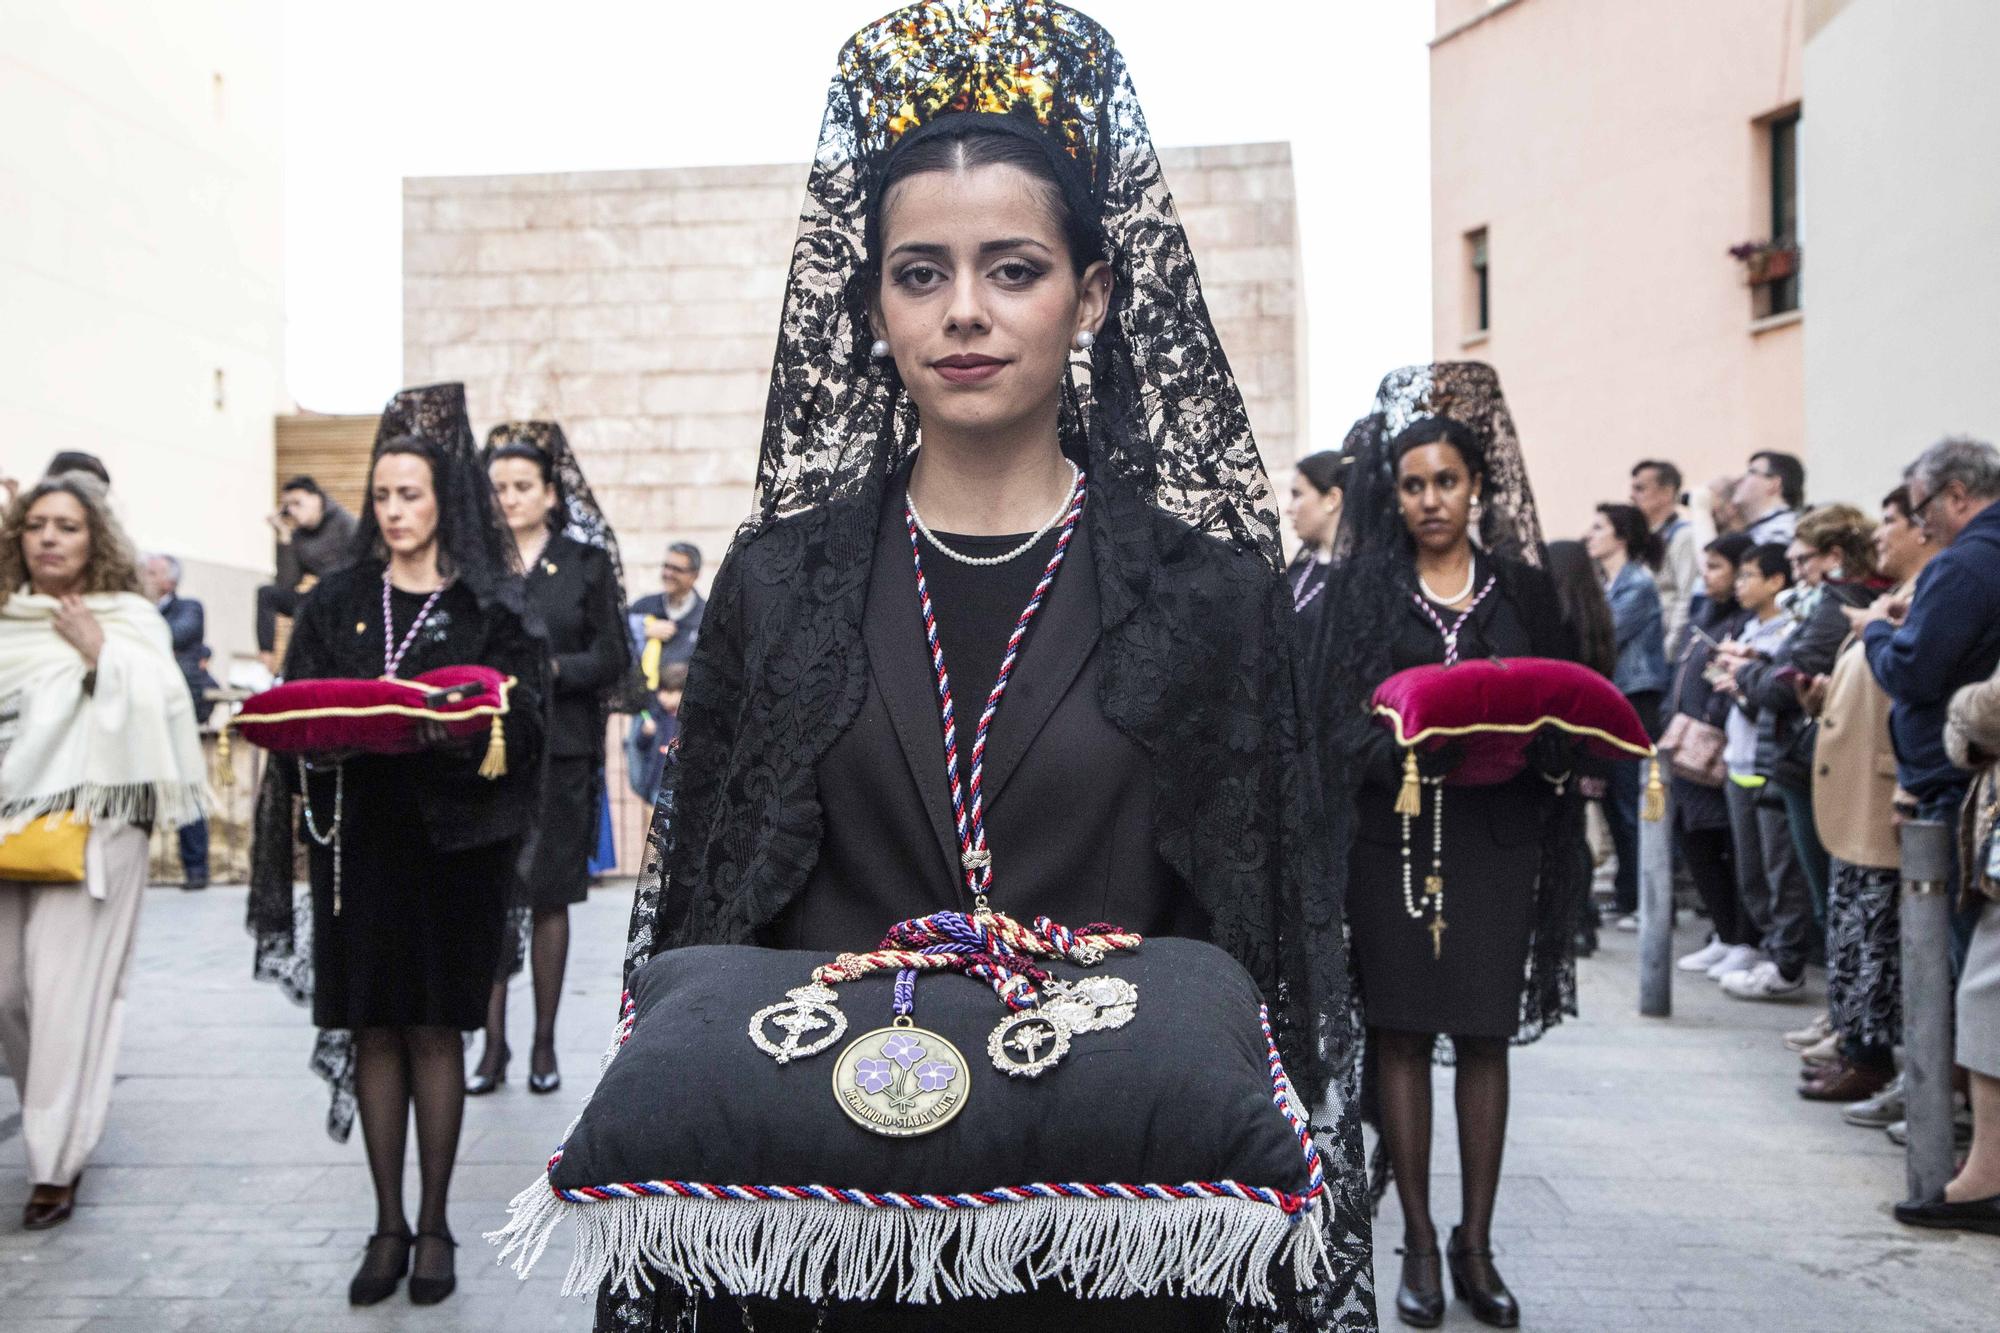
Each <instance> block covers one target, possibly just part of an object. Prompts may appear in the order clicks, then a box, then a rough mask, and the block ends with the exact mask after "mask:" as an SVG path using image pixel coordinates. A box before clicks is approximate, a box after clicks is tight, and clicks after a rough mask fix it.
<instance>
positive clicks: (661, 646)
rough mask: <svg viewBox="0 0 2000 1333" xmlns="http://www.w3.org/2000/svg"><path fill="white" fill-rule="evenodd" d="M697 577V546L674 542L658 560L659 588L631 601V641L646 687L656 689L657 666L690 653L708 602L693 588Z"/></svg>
mask: <svg viewBox="0 0 2000 1333" xmlns="http://www.w3.org/2000/svg"><path fill="white" fill-rule="evenodd" d="M700 577H701V548H700V547H699V546H696V545H695V544H694V543H693V542H675V543H674V544H673V545H671V546H669V547H668V548H667V554H666V556H665V558H663V559H662V560H661V561H660V589H661V590H660V591H659V592H656V593H652V594H650V595H649V596H645V597H641V598H640V599H639V600H638V601H636V602H634V603H632V607H631V611H630V613H629V614H630V617H631V623H632V640H633V646H634V649H635V651H637V652H638V654H639V667H640V670H641V671H643V672H644V673H645V677H646V688H647V689H648V690H649V691H650V690H657V689H658V688H659V680H660V668H662V667H664V666H666V665H667V664H668V663H671V662H686V661H688V660H689V659H690V658H692V657H693V656H694V645H695V641H696V640H697V639H698V638H699V637H700V635H701V617H702V613H703V612H704V611H706V610H707V608H708V603H707V601H706V600H704V599H703V597H702V595H701V594H700V593H698V592H696V591H695V590H694V581H695V580H696V579H697V578H700Z"/></svg>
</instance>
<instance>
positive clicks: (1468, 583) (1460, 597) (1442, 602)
mask: <svg viewBox="0 0 2000 1333" xmlns="http://www.w3.org/2000/svg"><path fill="white" fill-rule="evenodd" d="M1477 573H1478V570H1477V568H1476V566H1475V562H1473V561H1470V560H1468V561H1466V564H1465V586H1464V587H1463V588H1460V589H1459V590H1458V594H1457V595H1456V596H1454V597H1446V596H1445V595H1444V594H1443V593H1441V592H1438V591H1437V590H1436V589H1435V588H1433V587H1431V585H1430V584H1429V583H1427V582H1425V581H1424V576H1423V574H1422V573H1419V574H1418V575H1417V586H1418V587H1419V588H1422V589H1423V590H1424V596H1426V597H1428V598H1430V599H1431V600H1432V601H1433V602H1436V603H1437V604H1438V605H1439V606H1457V605H1458V604H1459V603H1460V602H1462V601H1464V600H1465V599H1466V598H1468V597H1470V596H1472V580H1473V578H1474V577H1475V576H1476V575H1477Z"/></svg>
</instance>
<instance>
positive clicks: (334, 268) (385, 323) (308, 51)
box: [285, 0, 1433, 452]
mask: <svg viewBox="0 0 2000 1333" xmlns="http://www.w3.org/2000/svg"><path fill="white" fill-rule="evenodd" d="M285 6H286V25H287V31H286V47H287V49H286V59H287V70H286V81H285V89H286V92H285V110H286V126H285V130H286V135H287V140H286V171H287V178H286V187H285V188H286V216H285V228H286V231H285V239H286V245H287V247H288V249H287V254H286V283H287V290H286V315H287V330H286V360H287V375H288V379H289V381H290V388H291V393H292V396H293V398H294V399H295V400H296V401H297V403H298V404H299V406H301V407H305V408H309V409H312V410H314V411H320V412H373V411H376V410H378V409H379V408H380V406H381V404H382V402H383V400H384V399H386V398H387V397H388V396H389V394H390V393H391V392H393V391H394V389H395V388H396V387H397V386H398V384H399V383H400V377H401V371H402V335H401V322H402V286H401V262H402V242H401V226H402V186H401V181H402V178H403V177H405V176H432V175H487V174H502V173H511V172H536V171H583V170H597V169H612V168H629V167H678V166H692V165H703V164H731V163H751V162H801V163H803V162H804V161H806V160H807V159H808V158H809V157H810V156H811V155H812V152H813V148H814V145H815V141H816V139H817V137H818V134H819V121H820V111H821V108H822V106H823V105H824V100H825V95H826V85H827V81H828V79H829V78H830V77H831V75H832V72H833V57H834V53H835V52H836V51H837V50H838V48H839V46H840V43H841V42H842V41H843V40H844V39H845V38H846V37H848V36H849V35H850V34H851V33H853V32H854V31H855V30H856V29H858V28H860V27H861V26H862V25H863V24H864V23H867V22H868V21H870V20H871V19H873V18H875V17H876V16H877V15H878V14H880V13H883V12H886V11H887V10H888V9H889V8H890V7H891V0H757V2H755V3H750V2H747V0H706V2H705V3H698V4H697V3H688V0H651V3H638V2H636V0H567V2H566V3H563V4H560V5H558V4H554V3H547V2H543V3H524V2H522V0H489V2H488V3H471V2H470V0H400V2H399V3H390V2H389V0H285ZM1081 7H1082V8H1083V9H1084V10H1085V11H1086V12H1088V13H1089V14H1091V15H1092V16H1093V17H1094V18H1096V19H1098V20H1099V21H1100V22H1102V23H1103V24H1104V25H1105V26H1106V27H1107V28H1109V29H1110V30H1111V32H1112V33H1113V35H1114V36H1116V37H1117V39H1118V43H1119V46H1120V49H1121V50H1123V52H1124V53H1125V57H1126V61H1127V63H1128V64H1129V66H1130V67H1131V70H1132V74H1133V80H1134V82H1135V83H1136V85H1137V87H1138V90H1139V99H1140V102H1141V103H1142V104H1143V105H1144V106H1145V108H1146V114H1147V118H1148V120H1149V122H1150V124H1151V128H1152V132H1153V137H1154V140H1155V142H1156V143H1158V144H1160V145H1162V146H1169V145H1173V146H1178V145H1187V144H1207V143H1239V142H1256V141H1267V140H1281V139H1289V140H1291V141H1292V146H1293V156H1294V162H1295V164H1296V170H1297V173H1298V192H1299V229H1300V235H1301V242H1302V245H1303V248H1304V262H1305V280H1306V311H1307V328H1308V334H1309V345H1310V348H1311V366H1310V379H1309V393H1310V403H1311V407H1310V411H1311V422H1312V426H1313V430H1314V434H1315V437H1316V438H1315V439H1313V440H1311V441H1303V440H1302V441H1301V442H1300V443H1301V452H1304V450H1305V448H1306V447H1308V446H1310V447H1316V448H1326V447H1328V446H1330V445H1335V444H1338V443H1339V438H1340V434H1341V433H1342V432H1343V431H1344V430H1345V429H1346V426H1347V423H1348V422H1349V421H1350V420H1351V419H1352V418H1353V417H1355V416H1356V415H1359V414H1360V413H1361V412H1362V411H1365V410H1366V408H1367V406H1368V402H1369V400H1370V397H1371V395H1372V394H1373V393H1374V389H1375V383H1376V380H1377V379H1379V378H1380V376H1381V374H1382V372H1383V371H1384V370H1386V369H1388V368H1390V367H1392V366H1397V365H1402V364H1404V363H1406V362H1411V361H1420V360H1426V359H1428V356H1429V348H1430V261H1429V197H1430V185H1429V167H1428V157H1429V148H1428V145H1429V111H1428V107H1429V94H1428V77H1429V72H1428V58H1427V53H1426V49H1425V45H1424V43H1425V41H1426V39H1427V38H1428V37H1429V36H1430V33H1431V28H1432V18H1433V6H1432V5H1431V4H1429V3H1428V2H1427V0H1317V2H1316V3H1308V2H1306V0H1235V3H1226V2H1224V3H1218V0H1081ZM1172 183H1173V182H1172V179H1171V177H1170V178H1169V180H1168V185H1169V186H1170V187H1171V185H1172ZM800 190H801V195H802V196H803V191H804V180H803V177H802V178H801V180H800ZM774 316H775V312H774Z"/></svg>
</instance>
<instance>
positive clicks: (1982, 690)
mask: <svg viewBox="0 0 2000 1333" xmlns="http://www.w3.org/2000/svg"><path fill="white" fill-rule="evenodd" d="M1944 748H1945V752H1946V753H1947V754H1949V755H1950V756H1951V762H1952V763H1954V764H1957V765H1958V766H1959V767H1960V768H1966V769H1973V770H1975V771H1977V772H1978V774H1979V776H1978V777H1977V778H1975V779H1974V780H1973V783H1972V794H1971V796H1970V797H1969V798H1968V799H1967V800H1966V803H1965V820H1964V824H1963V826H1962V832H1963V838H1964V841H1963V843H1962V844H1961V847H1960V850H1961V852H1962V853H1963V855H1964V857H1965V869H1966V876H1965V878H1966V886H1967V888H1969V889H1978V890H1979V891H1980V892H1982V893H1984V894H1985V895H1986V896H1987V897H1989V898H1992V899H1995V900H2000V881H1995V880H1994V879H1993V878H1992V877H1991V876H1989V875H1987V873H1986V858H1985V857H1984V856H1983V855H1981V853H1982V852H1983V851H1984V850H1985V848H1986V845H1987V842H1988V840H1989V839H1990V838H1991V837H1992V836H1993V825H1994V823H1995V816H1996V814H2000V763H1996V762H1995V756H2000V671H1995V672H1994V673H1993V675H1992V677H1991V678H1989V679H1987V680H1984V681H1981V682H1980V683H1979V684H1977V685H1967V686H1966V687H1965V688H1964V689H1962V690H1960V691H1959V692H1958V693H1957V694H1954V695H1952V696H1951V709H1950V712H1949V713H1948V715H1947V716H1946V719H1945V724H1944Z"/></svg>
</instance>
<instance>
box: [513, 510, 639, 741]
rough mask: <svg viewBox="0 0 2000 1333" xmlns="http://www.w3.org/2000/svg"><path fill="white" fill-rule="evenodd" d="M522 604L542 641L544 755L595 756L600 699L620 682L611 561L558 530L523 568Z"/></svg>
mask: <svg viewBox="0 0 2000 1333" xmlns="http://www.w3.org/2000/svg"><path fill="white" fill-rule="evenodd" d="M528 606H529V609H530V610H532V611H534V612H535V613H536V615H537V616H538V617H539V618H540V620H541V630H542V633H543V635H544V636H545V637H546V638H547V640H548V645H549V663H550V667H549V687H550V689H551V691H552V692H553V694H554V699H553V702H552V707H551V710H550V719H549V747H548V752H549V755H550V756H551V757H552V758H557V759H574V758H591V759H598V760H602V759H603V757H604V706H603V702H602V701H603V698H604V695H605V692H606V691H607V690H610V689H612V688H613V687H615V686H617V685H619V684H620V683H621V682H622V680H623V677H624V674H625V664H626V661H627V651H628V649H627V644H626V639H625V609H624V607H623V606H621V605H620V604H619V597H618V583H617V580H616V579H614V578H613V577H612V575H611V561H610V560H609V558H607V557H606V556H605V554H604V552H602V551H600V550H598V549H597V548H596V547H594V546H588V545H585V544H584V543H583V542H579V541H576V540H574V539H572V538H570V537H565V536H563V535H561V534H560V533H558V534H557V535H556V536H554V537H551V538H550V539H549V544H548V546H547V547H546V548H544V549H543V551H542V555H541V559H539V560H537V561H536V562H535V567H534V568H533V569H531V570H529V571H528Z"/></svg>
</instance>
